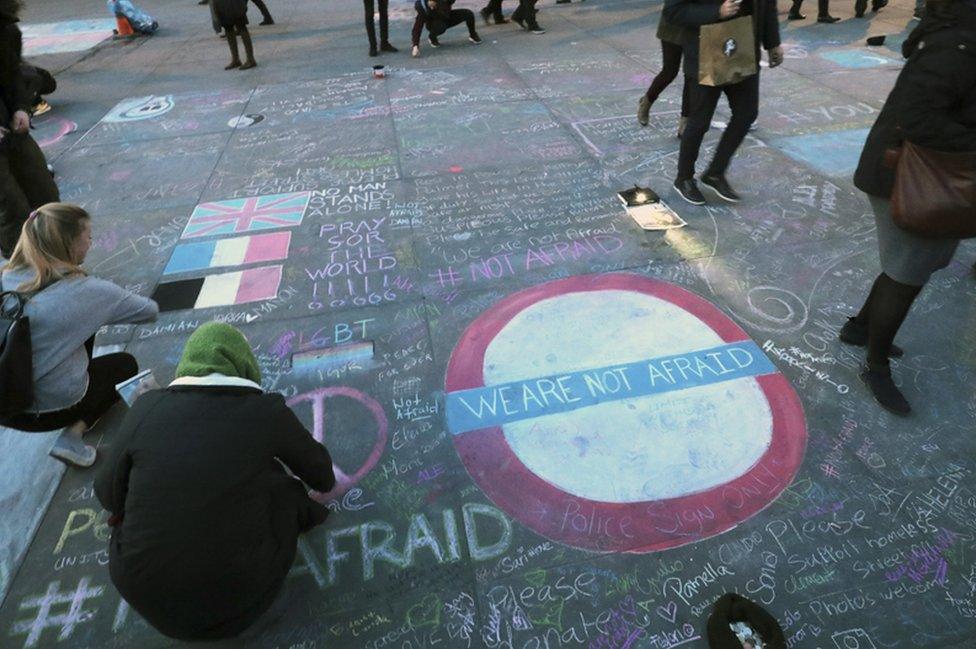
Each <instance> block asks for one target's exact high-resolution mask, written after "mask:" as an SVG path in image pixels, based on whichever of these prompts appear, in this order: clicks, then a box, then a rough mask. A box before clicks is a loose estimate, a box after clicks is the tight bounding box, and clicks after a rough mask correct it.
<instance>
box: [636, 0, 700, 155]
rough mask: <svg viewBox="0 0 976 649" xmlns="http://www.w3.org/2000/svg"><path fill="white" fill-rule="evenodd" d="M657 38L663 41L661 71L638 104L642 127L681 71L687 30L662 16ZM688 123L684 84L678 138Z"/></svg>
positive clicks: (658, 24)
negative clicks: (658, 99)
mask: <svg viewBox="0 0 976 649" xmlns="http://www.w3.org/2000/svg"><path fill="white" fill-rule="evenodd" d="M657 38H658V40H659V41H661V71H660V72H658V73H657V76H655V77H654V79H653V80H652V81H651V85H650V86H648V88H647V92H645V93H644V94H643V96H641V98H640V101H639V102H638V104H637V122H638V123H639V124H640V125H641V126H647V124H648V123H649V116H650V112H651V106H653V105H654V102H655V101H657V98H658V97H659V96H660V95H661V93H662V92H664V89H665V88H667V87H668V86H670V85H671V82H673V81H674V80H675V78H677V76H678V73H679V72H680V71H681V55H682V52H683V45H684V43H685V40H686V34H685V29H684V28H683V27H679V26H677V25H674V24H672V23H671V22H670V21H668V19H667V18H665V17H664V15H663V14H662V15H661V17H660V18H659V19H658V22H657ZM687 121H688V84H687V83H683V84H682V88H681V119H680V121H679V123H678V137H681V135H682V134H683V133H684V129H685V124H686V123H687Z"/></svg>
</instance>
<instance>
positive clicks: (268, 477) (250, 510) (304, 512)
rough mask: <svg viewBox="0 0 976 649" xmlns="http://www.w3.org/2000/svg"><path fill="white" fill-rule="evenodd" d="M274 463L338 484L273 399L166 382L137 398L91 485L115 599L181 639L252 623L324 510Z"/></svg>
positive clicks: (216, 635)
mask: <svg viewBox="0 0 976 649" xmlns="http://www.w3.org/2000/svg"><path fill="white" fill-rule="evenodd" d="M279 461H280V462H279ZM281 463H283V464H285V465H286V466H287V467H288V468H289V469H290V470H291V471H292V472H293V473H294V474H295V475H296V476H298V477H299V478H301V479H302V480H303V481H304V482H305V483H307V484H308V485H309V486H311V487H312V488H314V489H316V490H318V491H328V490H329V489H331V488H332V487H333V486H334V485H335V475H334V473H333V468H332V460H331V458H330V457H329V453H328V452H327V451H326V450H325V447H323V446H322V445H321V444H319V443H318V442H316V441H315V440H314V439H313V438H312V436H311V435H310V434H309V433H308V431H307V430H306V429H305V428H304V426H302V424H301V422H300V421H299V420H298V418H297V417H295V415H294V413H292V411H291V410H289V409H288V407H287V406H286V405H285V401H284V399H283V398H282V397H281V396H280V395H276V394H264V393H262V392H260V390H258V389H253V388H247V387H227V386H207V387H199V386H178V387H177V386H170V387H169V388H167V389H165V390H157V391H153V392H149V393H147V394H145V395H143V396H141V397H140V398H139V399H138V400H137V401H136V402H135V404H134V405H133V407H132V409H131V410H130V411H129V412H128V413H127V415H126V417H125V420H124V421H123V423H122V429H121V430H120V431H119V433H118V435H117V437H116V438H115V439H114V440H112V442H111V450H110V456H109V457H108V458H107V459H106V461H105V463H104V466H103V468H102V471H101V472H100V474H99V475H98V476H97V478H96V481H95V494H96V495H97V496H98V499H99V501H100V502H101V503H102V505H103V506H104V507H105V508H106V509H107V510H108V511H110V512H111V513H112V517H111V518H110V523H113V524H114V527H113V531H112V537H111V540H110V545H109V573H110V575H111V578H112V583H113V584H115V587H116V588H118V590H119V593H121V595H122V597H124V598H125V600H126V601H127V602H128V603H129V604H130V605H131V606H132V608H133V609H135V610H136V611H138V612H139V614H140V615H142V616H143V617H144V618H145V619H146V621H148V622H149V623H150V624H152V625H153V626H154V627H155V628H156V629H158V630H159V631H160V632H162V633H164V634H166V635H167V636H170V637H172V638H177V639H180V640H216V639H221V638H229V637H234V636H236V635H238V634H240V633H241V632H242V631H243V630H245V629H246V628H247V627H248V626H250V625H251V624H252V623H253V622H254V620H256V619H257V618H258V617H259V616H260V615H261V614H262V613H263V612H264V611H265V610H267V608H268V607H269V606H270V605H271V603H272V601H273V600H274V598H275V596H276V595H277V594H278V592H279V590H280V589H281V587H282V584H283V583H284V579H285V576H286V574H287V573H288V570H289V569H290V567H291V565H292V562H293V561H294V559H295V552H296V549H297V539H298V535H299V534H300V533H301V532H302V531H304V530H307V529H309V528H311V527H312V526H314V525H316V524H318V523H321V522H322V521H324V520H325V516H326V513H327V510H326V509H325V508H324V507H323V506H322V505H320V504H319V503H317V502H315V501H313V500H311V499H310V498H309V497H308V495H307V493H306V490H305V488H304V487H303V486H302V484H301V482H299V481H298V480H296V479H294V478H292V477H290V476H288V475H287V474H286V473H285V472H284V470H283V469H282V466H281Z"/></svg>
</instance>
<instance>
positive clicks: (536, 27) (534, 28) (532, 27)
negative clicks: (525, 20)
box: [529, 23, 546, 35]
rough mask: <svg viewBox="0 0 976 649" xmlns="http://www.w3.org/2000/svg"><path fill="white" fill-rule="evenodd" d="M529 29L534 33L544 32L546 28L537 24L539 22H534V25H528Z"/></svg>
mask: <svg viewBox="0 0 976 649" xmlns="http://www.w3.org/2000/svg"><path fill="white" fill-rule="evenodd" d="M529 31H530V32H532V33H533V34H536V35H539V34H545V33H546V30H544V29H543V28H542V26H541V25H539V23H536V24H534V25H529Z"/></svg>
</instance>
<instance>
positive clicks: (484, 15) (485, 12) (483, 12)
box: [478, 7, 491, 25]
mask: <svg viewBox="0 0 976 649" xmlns="http://www.w3.org/2000/svg"><path fill="white" fill-rule="evenodd" d="M478 13H479V14H481V19H482V20H484V21H485V24H486V25H490V24H491V23H490V22H489V21H488V16H490V15H491V12H490V11H488V7H485V8H484V9H482V10H481V11H479V12H478Z"/></svg>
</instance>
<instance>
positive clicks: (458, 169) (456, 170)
mask: <svg viewBox="0 0 976 649" xmlns="http://www.w3.org/2000/svg"><path fill="white" fill-rule="evenodd" d="M447 170H448V171H450V172H451V173H452V174H459V173H461V172H462V171H464V167H462V166H460V165H451V166H450V167H448V169H447Z"/></svg>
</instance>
